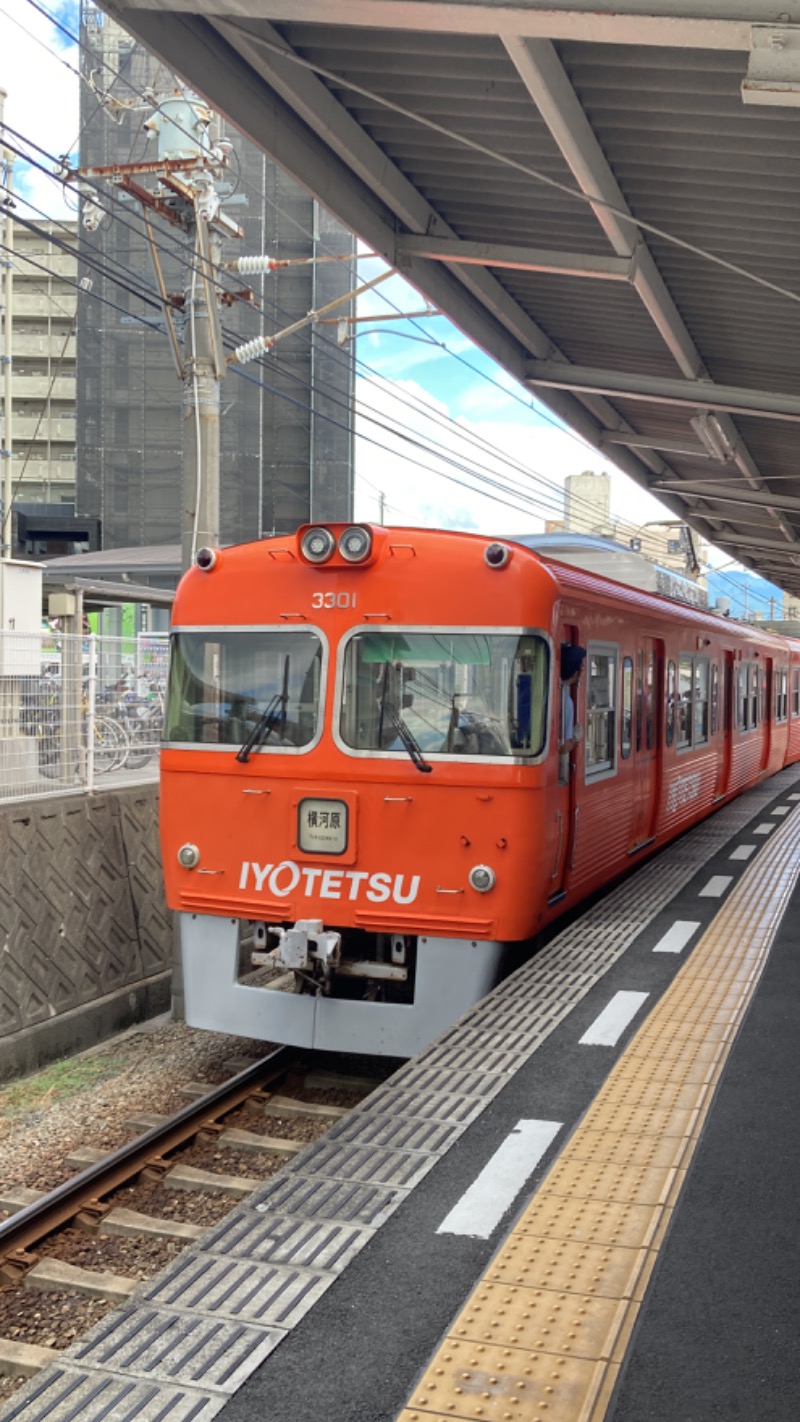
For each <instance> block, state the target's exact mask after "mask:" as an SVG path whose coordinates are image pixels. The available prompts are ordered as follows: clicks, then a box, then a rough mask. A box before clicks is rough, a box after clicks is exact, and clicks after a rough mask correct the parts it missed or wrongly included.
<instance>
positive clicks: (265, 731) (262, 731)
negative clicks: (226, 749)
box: [236, 656, 290, 761]
mask: <svg viewBox="0 0 800 1422" xmlns="http://www.w3.org/2000/svg"><path fill="white" fill-rule="evenodd" d="M289 664H290V658H289V657H288V656H286V657H284V661H283V687H282V689H281V690H280V691H276V692H275V695H274V696H271V697H270V699H269V701H268V702H267V704H266V706H265V707H264V710H263V711H262V712H261V715H260V716H259V718H258V720H257V721H256V724H255V725H254V727H253V729H252V731H251V732H250V735H249V736H248V737H247V740H246V741H245V742H244V744H243V745H242V746H240V747H239V749H238V751H237V752H236V759H237V760H241V761H246V760H249V759H250V752H251V750H254V749H255V747H256V746H260V745H261V744H262V743H263V742H264V741H265V740H266V739H267V737H268V736H271V735H272V732H273V731H274V730H275V727H276V726H280V727H281V729H282V728H283V727H284V726H285V725H286V707H287V704H288V701H289Z"/></svg>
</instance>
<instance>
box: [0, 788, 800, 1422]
mask: <svg viewBox="0 0 800 1422" xmlns="http://www.w3.org/2000/svg"><path fill="white" fill-rule="evenodd" d="M798 808H800V770H798V768H797V767H794V768H792V769H791V770H787V771H783V772H781V773H780V774H779V775H778V776H775V777H774V778H772V779H771V780H769V781H767V782H765V783H764V784H762V785H761V786H759V787H758V788H757V789H755V790H753V791H750V792H749V793H748V794H747V795H745V796H742V797H740V798H739V799H738V800H736V801H734V802H733V803H732V804H730V805H728V806H726V807H725V808H724V809H722V810H720V811H719V812H718V813H717V814H716V815H714V816H712V817H711V818H710V819H709V820H707V821H706V822H705V823H704V824H703V825H701V826H700V827H698V828H697V829H695V830H693V831H691V832H690V833H689V834H687V835H685V836H684V837H683V838H682V839H681V840H679V841H678V842H677V843H675V844H674V845H672V846H670V847H669V848H668V849H666V850H665V851H664V852H663V853H662V854H660V855H659V857H658V858H657V859H656V860H655V861H653V862H652V863H648V864H646V865H644V866H642V868H641V869H639V870H638V871H637V872H636V873H635V874H633V875H632V876H630V877H629V878H628V879H627V880H626V881H625V882H624V883H623V884H621V885H619V886H618V887H617V888H615V889H614V890H613V891H612V892H611V893H609V894H608V895H606V896H605V897H604V898H603V899H602V900H600V901H598V902H597V903H596V904H594V905H593V906H592V907H591V908H590V909H589V910H588V911H587V912H586V913H584V914H582V915H581V917H580V919H576V921H575V922H573V923H572V924H571V925H570V926H569V927H567V928H565V929H563V930H562V931H561V932H560V933H558V935H557V936H556V937H555V938H553V940H552V941H551V942H550V943H549V944H548V945H547V947H545V948H544V949H542V950H541V951H540V952H539V953H538V954H536V956H535V957H534V958H532V959H531V960H530V961H529V962H528V963H527V964H526V965H525V966H524V967H523V968H522V969H520V970H519V972H517V973H516V974H514V975H513V976H512V977H511V978H509V979H508V980H507V981H506V982H505V983H503V984H502V985H501V986H500V987H499V988H498V989H497V991H496V992H495V993H493V994H492V995H491V996H490V997H489V998H487V999H485V1000H484V1001H483V1002H482V1003H480V1004H478V1005H477V1006H476V1007H475V1008H474V1009H473V1010H472V1011H471V1012H470V1013H469V1014H467V1016H466V1017H464V1018H463V1019H462V1020H461V1022H460V1023H458V1024H457V1025H456V1026H455V1027H453V1028H452V1029H450V1031H448V1032H447V1033H446V1034H445V1035H444V1036H443V1037H442V1038H440V1039H439V1040H438V1041H437V1042H435V1043H433V1044H432V1045H431V1046H430V1047H429V1048H428V1049H427V1050H426V1051H425V1052H424V1053H423V1054H421V1056H419V1057H417V1058H416V1059H415V1060H414V1061H413V1062H409V1063H407V1064H406V1065H404V1066H403V1067H402V1068H401V1069H400V1070H399V1071H398V1072H396V1073H395V1074H394V1075H393V1076H392V1077H391V1078H390V1079H389V1080H388V1081H386V1082H385V1083H384V1084H382V1085H381V1086H380V1087H379V1088H378V1089H377V1090H376V1091H375V1092H373V1093H372V1094H371V1095H370V1096H369V1097H368V1098H367V1099H366V1100H365V1101H364V1103H363V1104H362V1105H361V1106H360V1107H359V1108H358V1109H357V1110H356V1111H355V1112H354V1113H352V1114H351V1115H350V1116H348V1117H347V1118H346V1119H345V1120H343V1121H342V1122H341V1123H338V1124H337V1125H336V1126H335V1127H334V1128H333V1129H332V1130H331V1131H330V1132H329V1133H328V1134H327V1135H326V1136H325V1137H324V1138H323V1139H321V1140H320V1141H318V1142H317V1143H315V1144H314V1145H312V1146H310V1147H308V1148H307V1149H306V1150H305V1151H303V1153H302V1154H301V1155H300V1156H298V1157H297V1159H296V1160H295V1161H293V1162H292V1165H291V1167H290V1168H288V1169H287V1170H286V1171H285V1172H282V1173H281V1175H280V1176H279V1177H278V1178H276V1179H275V1180H274V1181H271V1182H268V1183H267V1184H266V1185H264V1186H263V1187H262V1188H261V1189H260V1190H259V1191H257V1192H256V1194H255V1195H253V1196H251V1197H250V1198H249V1199H248V1200H247V1201H245V1202H243V1203H242V1204H241V1205H240V1206H238V1207H237V1208H236V1209H235V1210H234V1211H233V1212H232V1213H231V1214H230V1215H228V1216H226V1218H225V1219H224V1220H223V1221H222V1222H221V1223H220V1224H219V1225H217V1226H214V1227H213V1228H212V1229H211V1230H210V1231H209V1232H208V1233H207V1234H206V1235H204V1236H203V1237H202V1238H201V1239H200V1240H199V1241H198V1242H197V1244H196V1245H195V1246H193V1247H192V1248H191V1249H190V1250H188V1251H186V1252H185V1253H184V1254H182V1255H181V1256H180V1257H179V1258H178V1259H176V1260H175V1262H174V1263H173V1264H171V1265H169V1266H168V1267H167V1268H166V1269H165V1270H164V1271H163V1272H162V1273H161V1274H160V1275H159V1276H158V1277H157V1278H156V1279H154V1280H151V1281H150V1282H149V1283H148V1284H147V1285H145V1286H144V1287H143V1289H142V1290H141V1291H140V1292H139V1293H138V1294H137V1295H136V1296H134V1298H133V1299H132V1300H131V1302H130V1303H129V1304H127V1305H126V1306H125V1307H124V1308H122V1309H119V1310H117V1311H116V1312H115V1313H114V1314H112V1315H110V1316H109V1317H108V1318H107V1319H105V1320H104V1321H103V1322H102V1324H99V1325H98V1326H97V1327H96V1328H95V1329H94V1330H93V1332H92V1333H91V1334H90V1335H88V1337H87V1338H86V1339H84V1340H82V1341H81V1342H80V1343H78V1344H76V1345H75V1347H74V1348H73V1349H72V1350H70V1353H69V1354H68V1355H64V1356H63V1358H62V1359H61V1360H60V1361H59V1363H58V1364H55V1365H53V1366H51V1367H50V1368H48V1369H47V1370H46V1372H45V1373H44V1374H42V1375H41V1377H40V1378H38V1379H36V1380H35V1381H33V1382H32V1383H30V1384H28V1385H26V1387H25V1388H24V1389H22V1390H21V1392H20V1393H19V1394H17V1396H16V1397H15V1398H14V1399H12V1400H11V1401H10V1402H9V1403H8V1404H7V1405H6V1406H5V1408H4V1409H1V1410H0V1419H3V1422H11V1419H12V1418H13V1419H14V1422H44V1419H45V1418H47V1419H48V1422H61V1419H65V1422H66V1419H68V1418H69V1419H72V1418H77V1417H80V1418H81V1419H87V1422H91V1419H94V1418H97V1419H100V1418H104V1419H106V1418H107V1419H112V1422H134V1420H135V1419H139V1418H142V1419H144V1422H161V1419H167V1418H169V1420H170V1422H195V1419H197V1422H205V1419H207V1418H211V1417H212V1416H217V1415H222V1416H223V1417H224V1419H225V1422H320V1419H321V1418H324V1419H325V1422H441V1419H443V1418H457V1419H458V1418H460V1419H476V1422H579V1419H580V1422H601V1419H608V1422H711V1419H717V1418H720V1419H721V1418H725V1419H730V1418H736V1417H740V1418H743V1419H753V1422H755V1419H758V1422H784V1419H785V1422H789V1419H790V1418H791V1419H794V1418H795V1416H796V1414H797V1408H798V1403H797V1398H798V1395H799V1394H800V1350H798V1349H797V1346H796V1342H795V1335H796V1325H795V1315H796V1302H795V1300H796V1288H797V1285H796V1281H797V1278H798V1276H800V1230H798V1210H799V1207H798V1203H797V1185H796V1182H797V1179H798V1168H800V1131H799V1130H798V1124H797V1123H798V1121H800V1072H798V1070H797V1057H798V1045H797V1044H798V1042H799V1041H800V917H798V904H799V903H800V900H799V899H798V890H797V879H798V873H800V814H798Z"/></svg>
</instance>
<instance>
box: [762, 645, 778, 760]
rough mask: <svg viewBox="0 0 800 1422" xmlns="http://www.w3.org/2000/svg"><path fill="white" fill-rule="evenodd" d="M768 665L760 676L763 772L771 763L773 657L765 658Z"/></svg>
mask: <svg viewBox="0 0 800 1422" xmlns="http://www.w3.org/2000/svg"><path fill="white" fill-rule="evenodd" d="M765 663H766V665H765V666H764V667H763V668H762V670H761V673H760V676H759V691H760V693H761V695H760V701H761V704H760V706H759V708H758V715H759V720H760V721H761V724H762V726H763V728H764V730H763V736H764V739H763V742H762V745H761V766H760V769H761V772H762V774H763V772H764V771H765V770H766V768H767V766H768V765H769V758H770V754H771V752H772V718H773V700H774V666H775V664H774V662H773V659H772V657H766V658H765Z"/></svg>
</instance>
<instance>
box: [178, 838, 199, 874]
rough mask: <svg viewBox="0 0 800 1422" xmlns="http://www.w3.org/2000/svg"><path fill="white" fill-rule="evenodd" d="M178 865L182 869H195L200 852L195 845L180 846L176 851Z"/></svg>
mask: <svg viewBox="0 0 800 1422" xmlns="http://www.w3.org/2000/svg"><path fill="white" fill-rule="evenodd" d="M178 863H179V864H180V865H182V866H183V868H184V869H195V868H196V867H197V865H198V864H199V863H200V850H199V849H198V848H197V845H196V844H182V845H181V847H180V849H179V850H178Z"/></svg>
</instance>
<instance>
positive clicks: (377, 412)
mask: <svg viewBox="0 0 800 1422" xmlns="http://www.w3.org/2000/svg"><path fill="white" fill-rule="evenodd" d="M475 388H476V390H477V387H475ZM492 388H493V387H492V386H489V389H490V390H491V389H492ZM356 397H357V402H358V411H359V413H358V415H357V421H356V430H357V434H358V436H359V438H357V439H356V516H357V517H359V518H364V519H376V518H377V517H378V514H379V510H380V507H381V496H382V499H383V505H384V507H385V513H386V521H387V522H389V523H392V524H402V523H407V524H412V525H413V524H421V525H424V526H426V527H446V528H454V527H458V528H472V529H474V530H476V531H480V532H484V533H490V534H501V533H503V532H505V533H508V534H511V533H522V532H541V531H543V529H544V523H545V520H546V519H558V518H560V517H561V516H562V514H563V493H562V491H563V486H564V480H565V479H566V477H567V475H568V474H579V473H580V472H581V471H582V470H584V469H593V470H595V471H596V472H598V473H599V472H601V471H602V470H603V469H608V472H609V474H610V475H611V493H612V508H611V512H612V517H614V518H617V519H619V520H620V522H623V521H624V523H625V525H626V526H628V525H634V524H636V525H638V524H641V523H644V522H646V521H648V520H654V519H660V518H666V517H669V514H668V513H667V511H666V510H665V509H664V508H663V507H662V506H661V505H660V504H658V503H657V501H656V500H655V499H653V498H652V496H651V495H649V494H647V493H646V492H645V491H644V490H641V489H639V488H638V486H637V485H635V484H634V483H633V482H632V481H631V480H630V479H628V478H627V477H626V476H625V475H624V474H622V473H620V472H619V471H618V470H615V469H613V466H608V465H606V464H605V462H604V461H603V460H602V459H601V457H600V456H599V455H597V454H595V453H594V452H593V451H591V450H589V449H587V447H586V446H585V445H583V444H582V443H581V442H580V441H578V440H576V439H575V437H574V436H572V435H570V434H569V433H568V432H566V431H564V430H562V429H560V428H557V427H555V426H554V425H551V424H548V423H545V422H543V421H542V419H541V418H540V417H539V416H538V415H537V414H536V413H535V412H534V411H533V410H525V409H524V408H523V407H522V406H520V405H519V404H518V403H516V402H513V404H512V413H513V418H506V419H502V418H494V419H488V418H485V415H484V414H483V412H479V415H478V417H477V418H467V417H465V416H463V415H462V416H460V417H459V418H458V419H456V420H453V419H451V418H450V413H451V412H450V408H449V405H448V404H447V403H446V402H445V400H443V399H437V398H435V397H434V396H432V395H431V393H430V391H428V390H426V389H424V388H423V387H422V386H421V385H420V384H419V383H418V382H417V381H412V380H400V381H394V382H392V381H388V380H384V379H380V378H373V379H371V380H365V379H363V378H361V379H359V380H358V382H357V389H356ZM473 403H474V405H475V406H476V407H477V406H479V403H480V402H479V400H478V399H477V397H476V399H475V401H474V402H473Z"/></svg>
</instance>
